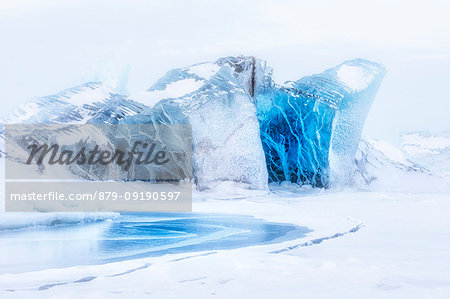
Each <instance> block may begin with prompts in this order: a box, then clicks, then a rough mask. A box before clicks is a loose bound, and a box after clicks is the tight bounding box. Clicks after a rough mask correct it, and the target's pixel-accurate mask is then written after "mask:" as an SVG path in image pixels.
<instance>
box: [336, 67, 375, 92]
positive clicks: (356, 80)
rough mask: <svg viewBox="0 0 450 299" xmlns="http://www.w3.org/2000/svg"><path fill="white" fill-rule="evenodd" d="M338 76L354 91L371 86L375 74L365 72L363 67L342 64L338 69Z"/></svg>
mask: <svg viewBox="0 0 450 299" xmlns="http://www.w3.org/2000/svg"><path fill="white" fill-rule="evenodd" d="M337 75H338V78H339V80H340V81H341V82H343V83H345V84H346V85H347V86H348V87H350V88H352V89H353V90H354V91H360V90H362V89H364V88H367V87H368V86H369V83H370V82H371V81H372V80H373V76H370V74H369V73H367V72H365V71H364V69H363V68H361V67H358V66H351V65H345V64H344V65H342V66H341V67H340V68H339V70H338V71H337Z"/></svg>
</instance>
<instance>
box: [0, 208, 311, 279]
mask: <svg viewBox="0 0 450 299" xmlns="http://www.w3.org/2000/svg"><path fill="white" fill-rule="evenodd" d="M309 231H310V230H309V229H308V228H306V227H299V226H295V225H292V224H283V223H273V222H266V221H263V220H261V219H256V218H253V217H249V216H236V215H225V214H195V213H124V214H121V216H120V217H119V218H118V219H116V220H113V221H107V222H99V223H91V224H85V225H80V224H78V225H56V226H52V227H34V228H27V229H21V230H11V231H0V273H17V272H25V271H32V270H40V269H48V268H57V267H68V266H76V265H91V264H102V263H107V262H114V261H121V260H126V259H133V258H141V257H146V256H157V255H163V254H170V253H179V252H192V251H203V250H215V249H232V248H238V247H243V246H249V245H258V244H268V243H275V242H281V241H285V240H291V239H296V238H301V237H303V236H304V235H305V234H306V233H307V232H309Z"/></svg>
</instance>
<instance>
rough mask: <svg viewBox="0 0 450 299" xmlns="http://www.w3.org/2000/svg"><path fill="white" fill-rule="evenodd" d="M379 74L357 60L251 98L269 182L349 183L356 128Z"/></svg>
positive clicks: (375, 66) (359, 126) (381, 73)
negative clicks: (255, 112) (258, 122)
mask: <svg viewBox="0 0 450 299" xmlns="http://www.w3.org/2000/svg"><path fill="white" fill-rule="evenodd" d="M383 76H384V67H383V66H382V65H380V64H377V63H373V62H370V61H367V60H363V59H355V60H351V61H346V62H344V63H343V64H341V65H338V66H337V67H335V68H332V69H329V70H326V71H324V72H323V73H321V74H317V75H312V76H309V77H304V78H301V79H300V80H298V81H295V82H286V83H285V84H284V85H273V84H272V85H273V86H274V87H273V88H266V89H263V90H262V91H261V92H257V93H256V94H255V97H254V98H255V105H256V108H257V114H258V119H259V121H260V128H261V140H262V143H263V148H264V152H265V155H266V162H267V168H268V173H269V180H270V181H273V182H282V181H290V182H294V183H299V184H310V185H313V186H317V187H327V186H330V184H332V183H335V184H349V183H351V179H352V173H353V168H354V156H355V152H356V149H357V146H358V142H359V139H360V137H361V130H362V128H363V125H364V121H365V118H366V116H367V113H368V111H369V109H370V106H371V104H372V101H373V99H374V97H375V94H376V92H377V90H378V87H379V85H380V83H381V80H382V78H383Z"/></svg>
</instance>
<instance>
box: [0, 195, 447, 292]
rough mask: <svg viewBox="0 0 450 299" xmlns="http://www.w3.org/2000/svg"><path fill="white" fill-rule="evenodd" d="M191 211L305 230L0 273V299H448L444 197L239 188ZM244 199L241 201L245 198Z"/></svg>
mask: <svg viewBox="0 0 450 299" xmlns="http://www.w3.org/2000/svg"><path fill="white" fill-rule="evenodd" d="M241 192H242V194H245V195H246V197H245V198H242V197H241V198H240V199H238V198H235V199H233V200H222V199H215V198H214V196H205V194H204V193H197V194H195V197H196V201H195V204H194V211H195V212H206V213H215V212H219V213H223V212H227V213H232V214H245V215H254V216H256V217H258V218H263V219H266V220H269V221H276V222H290V223H295V224H298V225H302V226H308V227H309V228H311V229H313V230H314V231H313V232H311V233H309V234H308V236H307V238H306V239H305V238H303V239H300V240H293V241H288V242H284V243H278V244H271V245H264V246H252V247H246V248H240V249H234V250H216V251H206V252H196V253H183V254H176V255H166V256H162V257H154V258H145V259H139V260H130V261H124V262H120V263H111V264H105V265H101V266H79V267H72V268H66V269H48V270H44V271H39V272H29V273H22V274H3V275H0V296H1V297H2V298H23V297H33V298H48V297H55V298H56V297H64V298H80V297H89V298H92V297H95V298H106V297H107V298H123V297H124V296H127V297H131V298H141V297H145V296H152V297H154V298H179V297H180V296H182V297H183V298H206V297H214V298H293V297H297V296H299V294H301V296H302V297H305V298H336V299H337V298H449V296H450V272H449V271H448V269H449V267H450V260H449V259H448V247H449V245H450V244H449V237H450V219H449V218H448V211H449V209H450V195H449V194H448V193H447V194H428V193H421V194H415V195H413V194H406V193H386V192H360V191H345V192H340V193H337V192H325V191H313V192H308V191H307V192H301V193H299V191H297V192H288V191H283V194H282V196H280V194H279V193H277V192H272V193H270V194H268V195H261V194H254V193H252V192H253V191H248V190H244V189H242V190H241ZM242 194H241V195H242Z"/></svg>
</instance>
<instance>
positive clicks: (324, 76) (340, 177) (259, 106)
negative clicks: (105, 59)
mask: <svg viewBox="0 0 450 299" xmlns="http://www.w3.org/2000/svg"><path fill="white" fill-rule="evenodd" d="M272 72H273V71H272V68H270V67H269V66H268V65H267V63H266V62H265V61H263V60H260V59H258V58H255V57H252V56H238V57H224V58H220V59H218V60H216V61H215V62H204V63H198V64H194V65H192V66H189V67H184V68H178V69H173V70H171V71H169V72H167V73H166V75H164V76H163V77H162V78H161V79H159V80H158V81H157V82H156V83H155V84H153V85H152V86H151V87H150V88H149V89H148V90H147V91H144V92H141V93H137V94H132V95H130V96H125V95H121V94H120V92H121V90H123V89H124V88H123V87H122V88H121V89H120V90H117V88H116V89H114V88H112V87H110V85H109V84H107V83H101V82H90V83H87V84H85V85H81V86H78V87H75V88H71V89H68V90H65V91H62V92H60V93H58V94H56V95H53V96H48V97H43V98H40V99H37V100H34V101H31V102H29V103H28V104H26V105H24V106H23V107H22V108H21V109H19V110H18V111H17V112H16V113H15V114H14V115H12V116H10V117H8V118H7V119H6V120H5V121H4V122H5V123H92V124H102V123H106V124H120V123H124V124H155V125H167V127H170V125H177V124H188V125H190V126H191V127H192V154H193V160H192V167H193V169H192V170H188V169H185V171H184V172H185V173H193V176H194V178H195V182H196V184H197V187H198V188H199V189H204V188H208V186H209V185H210V183H211V182H217V181H235V182H239V183H244V184H247V185H248V186H249V187H250V188H254V189H267V188H268V183H270V182H277V183H279V182H284V181H289V182H293V183H297V184H300V185H304V184H307V185H311V186H314V187H330V186H339V185H348V184H352V183H353V180H354V173H355V167H356V166H355V153H356V150H357V147H358V143H359V140H360V137H361V131H362V128H363V125H364V121H365V119H366V117H367V114H368V112H369V109H370V106H371V104H372V102H373V100H374V97H375V95H376V93H377V90H378V88H379V86H380V84H381V81H382V79H383V77H384V74H385V69H384V67H383V66H382V65H381V64H378V63H375V62H371V61H368V60H364V59H354V60H350V61H346V62H344V63H342V64H340V65H338V66H336V67H334V68H332V69H329V70H326V71H324V72H323V73H320V74H316V75H312V76H308V77H304V78H301V79H299V80H297V81H288V82H285V83H283V84H278V83H276V82H274V80H273V79H272ZM177 134H178V132H176V131H174V132H173V134H172V137H173V138H174V140H176V139H177V138H184V137H183V136H181V135H180V136H177ZM1 135H3V133H2V132H1Z"/></svg>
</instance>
